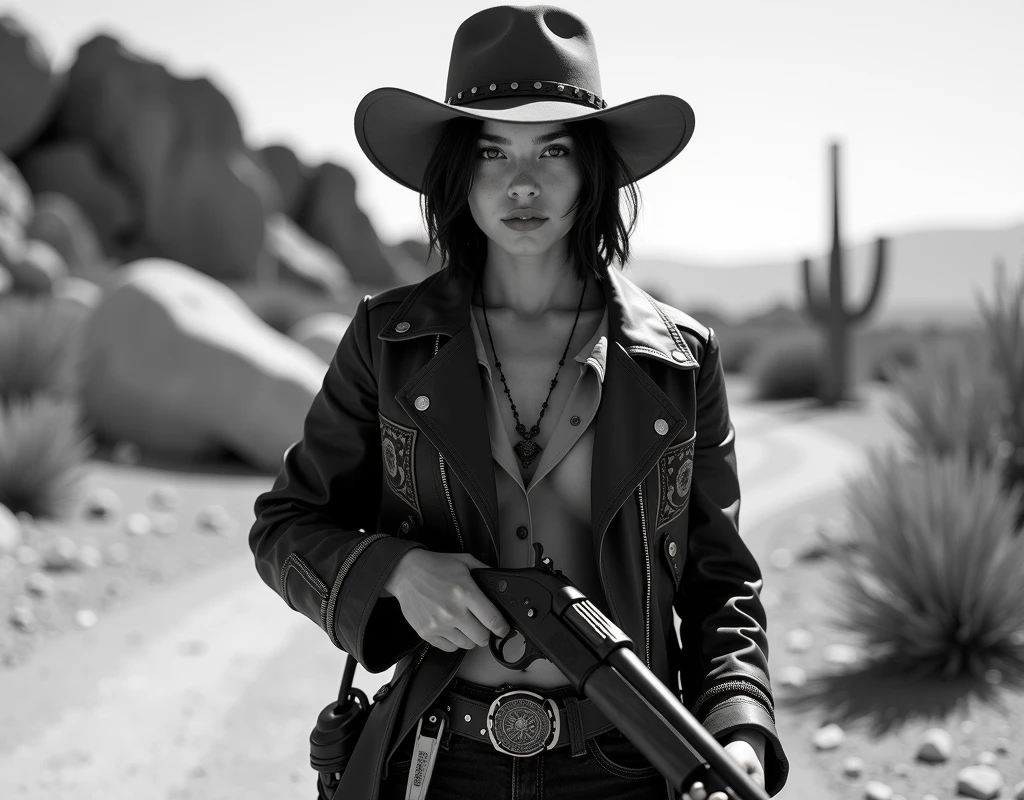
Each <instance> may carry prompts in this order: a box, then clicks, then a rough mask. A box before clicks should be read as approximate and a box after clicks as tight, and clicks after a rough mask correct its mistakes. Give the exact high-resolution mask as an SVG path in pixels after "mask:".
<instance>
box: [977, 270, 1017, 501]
mask: <svg viewBox="0 0 1024 800" xmlns="http://www.w3.org/2000/svg"><path fill="white" fill-rule="evenodd" d="M978 306H979V310H980V311H981V316H982V319H983V320H984V321H985V332H986V333H987V335H988V341H989V347H990V349H991V353H992V355H991V358H992V364H993V366H994V368H995V370H996V373H997V374H998V375H999V378H1000V380H1001V382H1002V398H1001V402H1000V404H999V410H1000V412H1001V423H1002V431H1001V434H1002V436H1001V438H1002V450H1003V455H1004V457H1005V464H1004V477H1005V478H1006V480H1007V483H1008V484H1011V485H1012V484H1018V485H1024V275H1022V276H1021V277H1020V280H1019V281H1018V282H1017V283H1016V285H1014V286H1012V287H1010V286H1007V281H1006V268H1005V264H1004V263H1003V262H1002V260H999V261H997V262H996V269H995V294H994V297H993V300H992V304H991V305H988V304H987V303H985V301H984V300H983V299H982V298H980V297H979V298H978Z"/></svg>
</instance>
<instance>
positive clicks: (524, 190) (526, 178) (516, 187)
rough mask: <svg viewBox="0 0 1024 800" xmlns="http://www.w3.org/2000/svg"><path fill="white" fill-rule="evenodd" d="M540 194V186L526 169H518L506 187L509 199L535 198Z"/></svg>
mask: <svg viewBox="0 0 1024 800" xmlns="http://www.w3.org/2000/svg"><path fill="white" fill-rule="evenodd" d="M538 194H540V184H539V183H537V179H536V178H535V177H534V176H533V173H531V172H530V171H529V170H527V169H520V170H519V171H518V172H516V174H515V176H514V177H513V178H512V180H511V182H510V183H509V185H508V196H509V197H536V196H537V195H538Z"/></svg>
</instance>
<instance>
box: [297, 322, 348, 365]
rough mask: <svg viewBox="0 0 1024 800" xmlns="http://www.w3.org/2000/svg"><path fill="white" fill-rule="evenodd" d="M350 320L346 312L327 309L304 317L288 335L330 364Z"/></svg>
mask: <svg viewBox="0 0 1024 800" xmlns="http://www.w3.org/2000/svg"><path fill="white" fill-rule="evenodd" d="M351 322H352V317H350V316H348V315H347V314H338V313H336V312H330V311H327V312H324V313H322V314H314V315H313V316H311V317H306V319H304V320H302V321H301V322H299V323H298V324H297V325H295V327H293V328H292V329H291V330H290V331H288V336H289V338H291V339H294V340H295V341H296V342H298V343H299V344H301V345H305V346H306V347H308V348H309V349H310V350H312V351H313V352H314V353H316V354H317V355H318V356H319V357H320V358H322V359H323V360H324V362H325V363H327V364H330V363H331V361H332V360H333V359H334V353H335V351H336V350H337V349H338V345H339V344H340V343H341V337H342V336H344V335H345V331H346V330H348V326H349V323H351Z"/></svg>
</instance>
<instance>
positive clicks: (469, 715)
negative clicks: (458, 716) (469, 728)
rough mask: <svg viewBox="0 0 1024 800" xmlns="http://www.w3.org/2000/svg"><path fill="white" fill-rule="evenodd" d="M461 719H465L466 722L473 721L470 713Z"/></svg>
mask: <svg viewBox="0 0 1024 800" xmlns="http://www.w3.org/2000/svg"><path fill="white" fill-rule="evenodd" d="M463 719H464V720H466V722H472V721H473V717H472V715H471V714H466V716H465V717H463Z"/></svg>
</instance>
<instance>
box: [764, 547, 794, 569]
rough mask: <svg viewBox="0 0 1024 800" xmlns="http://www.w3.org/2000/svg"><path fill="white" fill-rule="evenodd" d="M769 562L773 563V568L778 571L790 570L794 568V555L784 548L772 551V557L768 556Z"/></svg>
mask: <svg viewBox="0 0 1024 800" xmlns="http://www.w3.org/2000/svg"><path fill="white" fill-rule="evenodd" d="M768 560H769V561H770V562H771V564H772V566H773V567H775V569H778V570H785V569H789V568H790V567H791V566H793V554H792V553H791V552H790V551H789V550H787V549H786V548H784V547H780V548H778V549H777V550H772V552H771V555H770V556H768Z"/></svg>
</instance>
